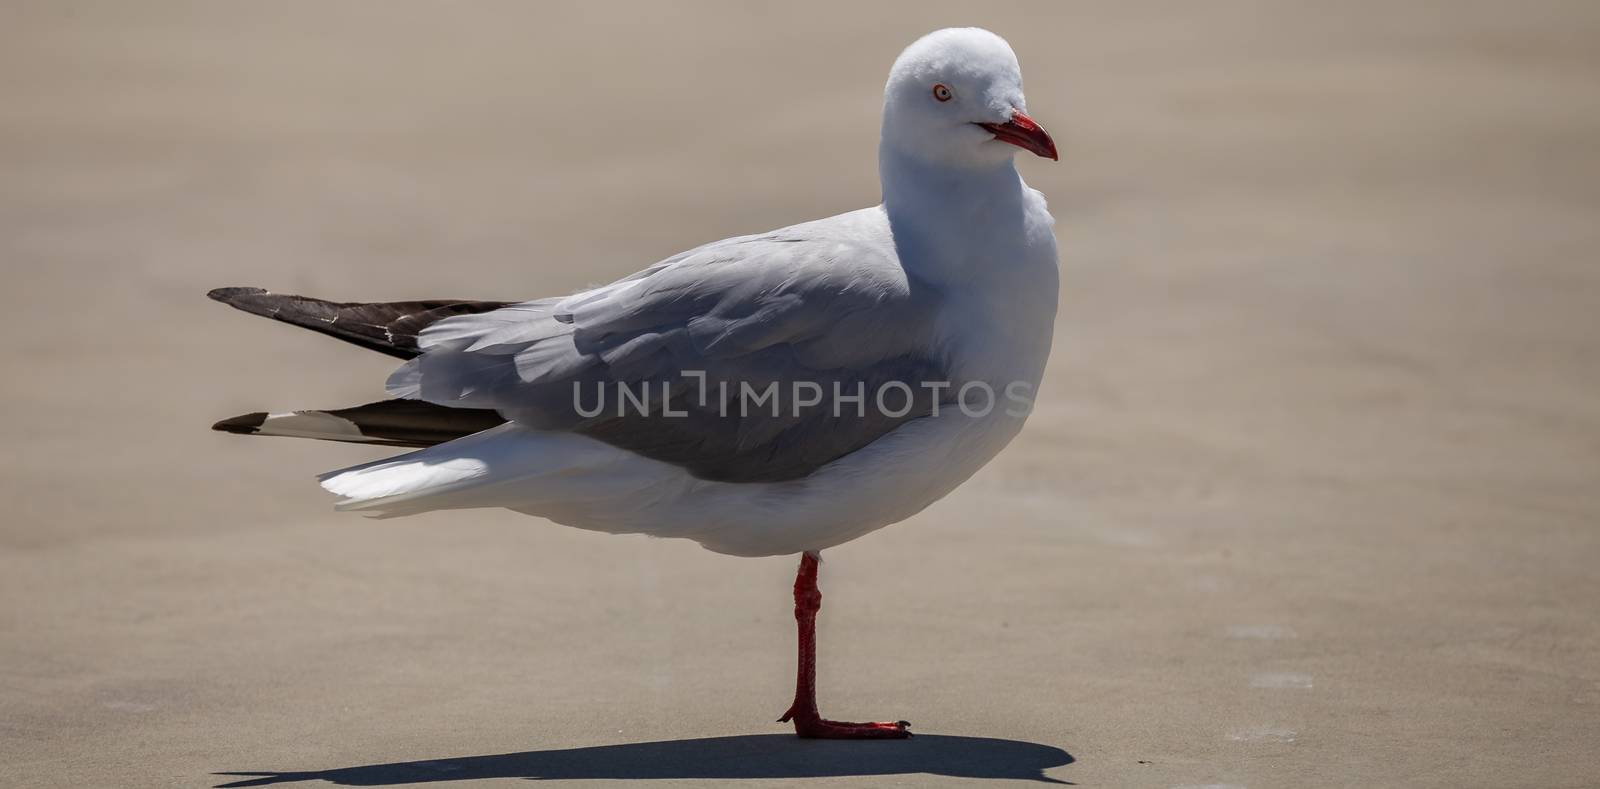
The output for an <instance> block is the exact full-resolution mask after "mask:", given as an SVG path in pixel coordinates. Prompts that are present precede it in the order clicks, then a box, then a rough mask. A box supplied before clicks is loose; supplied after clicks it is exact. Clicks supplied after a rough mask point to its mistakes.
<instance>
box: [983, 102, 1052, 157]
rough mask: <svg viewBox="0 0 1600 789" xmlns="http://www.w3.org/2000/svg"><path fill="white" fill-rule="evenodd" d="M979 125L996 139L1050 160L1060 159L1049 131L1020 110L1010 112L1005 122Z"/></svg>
mask: <svg viewBox="0 0 1600 789" xmlns="http://www.w3.org/2000/svg"><path fill="white" fill-rule="evenodd" d="M978 125H979V126H982V127H983V128H985V129H987V130H989V133H990V134H993V135H994V138H995V139H996V140H999V141H1001V142H1008V143H1011V144H1012V145H1015V146H1017V147H1018V148H1021V149H1022V150H1024V151H1030V152H1032V153H1033V154H1034V155H1036V156H1043V157H1045V158H1047V159H1050V160H1052V161H1057V162H1059V161H1061V157H1059V156H1056V141H1055V140H1052V139H1050V133H1049V132H1047V131H1045V130H1044V127H1043V126H1040V125H1039V124H1037V123H1034V122H1033V119H1032V118H1030V117H1028V116H1026V115H1023V114H1022V112H1021V111H1020V110H1016V111H1013V112H1012V113H1011V120H1010V121H1008V122H1006V123H980V124H978Z"/></svg>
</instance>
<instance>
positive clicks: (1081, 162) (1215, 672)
mask: <svg viewBox="0 0 1600 789" xmlns="http://www.w3.org/2000/svg"><path fill="white" fill-rule="evenodd" d="M846 8H848V6H843V5H840V6H834V7H832V8H829V7H822V6H817V5H816V4H812V3H806V4H799V3H794V4H786V5H782V6H776V5H775V6H762V7H755V6H742V5H731V4H730V5H703V4H693V5H671V6H669V5H666V4H661V5H648V6H637V7H631V8H613V7H606V8H604V9H601V8H599V7H596V8H594V9H593V10H584V8H583V7H582V6H571V7H565V8H556V7H551V6H544V5H536V4H532V3H528V4H523V3H444V2H437V3H418V4H412V3H404V4H399V3H377V2H373V3H335V4H331V5H330V4H325V3H320V2H296V3H289V4H285V3H279V2H258V3H195V4H192V5H178V4H168V3H147V2H141V3H113V2H107V3H105V4H102V5H85V4H80V3H54V2H38V3H27V4H21V5H18V4H16V3H5V4H4V6H3V7H0V17H3V20H4V21H3V22H0V266H3V272H4V278H3V283H0V284H3V287H0V316H3V320H4V326H5V341H4V343H3V344H0V363H3V367H4V375H3V377H0V398H3V403H4V405H3V407H0V446H3V447H4V452H3V454H0V462H3V464H4V465H3V469H4V471H3V476H0V523H3V526H0V785H5V786H8V787H9V786H16V787H52V786H61V787H102V786H104V787H113V786H116V787H120V786H138V787H143V786H150V787H204V786H212V785H217V784H224V783H229V782H235V781H245V782H250V781H255V782H256V783H255V784H253V785H269V784H270V785H286V786H301V785H304V786H324V785H328V784H325V783H319V782H318V781H329V782H332V783H334V784H340V785H354V786H374V785H391V784H412V783H424V782H435V781H446V782H449V781H460V782H462V783H460V784H456V783H449V784H447V785H450V786H456V785H480V784H481V785H495V786H510V785H518V784H516V783H515V781H516V780H518V779H559V780H562V781H567V782H571V783H580V782H583V783H588V782H594V783H604V782H607V781H614V780H624V781H627V785H629V786H639V785H641V782H646V783H645V784H644V785H656V784H660V785H669V784H670V785H674V786H705V785H711V784H714V783H718V782H726V783H731V784H737V785H740V786H764V785H813V784H814V785H826V786H871V785H898V786H916V787H921V786H939V785H947V784H950V785H956V784H959V785H974V784H976V783H978V782H980V781H988V780H997V779H1016V780H1027V779H1034V780H1039V779H1044V778H1048V779H1050V780H1055V781H1071V782H1075V783H1078V784H1081V785H1085V786H1133V787H1178V786H1206V785H1220V786H1227V787H1249V788H1250V789H1258V788H1260V787H1322V786H1363V787H1367V786H1408V787H1411V786H1415V787H1464V786H1467V787H1470V786H1484V787H1580V786H1596V785H1600V755H1597V744H1600V614H1597V607H1596V601H1597V600H1600V534H1597V530H1600V260H1597V252H1596V250H1597V248H1600V90H1597V85H1600V6H1597V5H1595V4H1594V3H1585V2H1573V3H1568V4H1553V3H1544V2H1534V3H1511V2H1503V3H1502V2H1483V3H1465V2H1459V3H1457V2H1452V3H1440V4H1437V5H1424V4H1421V3H1398V4H1395V3H1382V2H1372V3H1361V4H1351V3H1318V2H1307V3H1299V4H1293V5H1291V4H1288V3H1263V4H1259V5H1257V4H1246V3H1234V2H1230V3H1223V4H1218V3H1206V4H1204V5H1203V7H1202V5H1201V4H1191V3H1177V2H1175V3H1171V4H1163V5H1157V4H1146V3H1135V4H1131V5H1130V4H1124V3H1101V4H1092V5H1091V4H1053V3H1052V4H1038V5H1019V6H1011V5H1004V4H988V3H986V4H973V3H961V4H948V5H944V6H939V7H933V6H927V5H909V4H908V5H903V6H871V7H868V8H866V9H864V10H861V9H858V10H857V11H855V12H854V13H848V14H847V13H844V11H845V9H846ZM954 23H965V24H982V25H985V26H989V27H992V28H993V29H995V30H997V31H999V32H1001V33H1002V34H1003V35H1005V36H1007V37H1008V38H1009V39H1010V40H1011V42H1012V43H1013V44H1014V46H1015V48H1016V49H1017V51H1018V52H1019V53H1020V55H1021V58H1022V62H1023V66H1024V71H1025V73H1026V78H1027V85H1028V88H1029V92H1028V95H1029V103H1030V109H1031V110H1032V111H1033V114H1034V116H1035V117H1037V118H1039V119H1040V120H1041V121H1042V122H1044V123H1045V124H1046V125H1047V126H1048V128H1049V129H1051V130H1052V132H1054V134H1055V136H1056V138H1057V140H1058V141H1059V142H1060V143H1061V147H1062V151H1063V156H1062V162H1061V163H1060V164H1059V165H1055V164H1051V163H1049V162H1044V161H1039V160H1033V159H1029V160H1027V161H1024V162H1022V164H1021V165H1020V166H1021V167H1022V169H1023V171H1024V174H1025V176H1026V177H1027V178H1028V179H1029V181H1030V182H1031V183H1032V184H1033V185H1034V186H1036V187H1038V188H1040V189H1041V190H1043V191H1044V192H1045V193H1046V194H1047V195H1048V196H1049V198H1050V199H1051V201H1052V208H1053V210H1054V212H1055V214H1056V216H1057V217H1058V218H1059V222H1060V223H1059V227H1058V230H1059V235H1060V239H1061V242H1062V249H1063V253H1064V254H1063V258H1064V259H1063V263H1064V267H1065V283H1066V288H1065V290H1064V292H1063V294H1062V318H1061V320H1060V322H1059V324H1058V334H1059V336H1058V338H1057V350H1056V353H1055V355H1054V357H1053V359H1052V363H1051V367H1050V370H1049V373H1048V380H1047V382H1046V386H1045V390H1044V393H1043V400H1042V402H1041V404H1040V408H1039V410H1038V413H1037V415H1036V417H1035V418H1034V420H1033V421H1032V422H1031V423H1030V425H1029V429H1028V430H1027V432H1026V434H1025V435H1024V436H1023V437H1022V438H1021V439H1019V441H1018V442H1017V443H1016V444H1015V445H1014V446H1013V447H1012V448H1011V449H1010V450H1009V451H1008V452H1007V453H1006V454H1004V455H1003V456H1002V457H1001V458H1000V459H999V460H997V461H996V462H995V463H994V464H992V465H991V466H990V467H989V468H988V469H986V470H985V471H984V472H983V473H982V474H981V475H980V476H979V477H978V478H976V479H974V480H973V481H972V482H971V483H970V484H968V485H967V486H966V487H965V488H963V489H962V490H960V491H959V492H958V493H956V494H955V495H953V496H951V497H950V498H949V499H947V500H946V501H945V502H943V503H941V504H939V505H938V506H936V507H934V508H933V509H931V510H929V511H928V512H926V513H924V514H922V515H920V516H918V517H917V518H915V519H913V520H912V521H909V522H907V523H904V524H900V525H898V526H895V527H893V528H890V529H887V530H884V531H881V532H878V533H876V534H873V535H871V536H869V537H867V538H864V539H861V540H859V541H857V542H855V543H852V544H850V545H847V546H843V547H841V548H838V549H835V550H833V551H830V552H829V553H828V555H827V556H826V559H827V563H826V565H825V567H824V577H823V585H824V590H825V592H826V594H827V604H826V606H825V608H824V609H823V613H822V623H821V634H820V637H821V645H822V654H821V687H822V706H823V711H824V712H825V713H831V714H832V715H835V716H838V717H845V718H850V717H887V718H891V719H892V718H898V717H904V718H907V719H909V720H911V721H913V723H914V726H915V730H916V731H917V732H919V733H921V736H919V737H918V738H917V739H915V740H913V741H910V742H906V743H814V742H811V743H808V742H800V741H796V740H794V739H793V738H792V737H790V736H789V735H787V734H786V732H787V729H786V727H783V726H779V725H777V724H775V723H773V719H775V718H776V717H777V716H778V714H779V713H780V712H782V711H783V709H784V708H785V707H786V706H787V705H788V702H789V695H790V693H791V688H792V681H793V680H792V671H793V656H792V649H793V644H792V638H793V633H792V627H793V621H792V619H791V618H790V614H789V607H788V606H789V589H788V586H789V583H790V579H791V573H792V561H791V560H790V559H786V558H782V559H768V560H747V559H732V558H726V557H721V556H716V555H713V554H710V553H708V552H705V551H703V550H701V549H700V548H698V547H697V546H695V545H693V544H691V543H684V542H666V541H653V540H650V539H647V538H643V537H609V536H605V535H599V534H590V533H583V532H578V531H573V530H568V529H563V528H558V527H555V526H552V525H550V524H548V523H545V522H542V521H538V520H535V519H531V518H524V517H520V516H514V515H511V514H506V513H497V512H472V513H464V514H444V515H431V516H425V517H418V518H414V519H405V520H399V521H391V522H383V523H377V522H370V521H366V520H364V519H362V518H359V517H356V516H346V515H337V514H334V513H333V512H331V510H330V508H329V501H328V498H327V497H326V496H325V495H324V494H323V493H322V492H321V491H320V490H318V489H317V488H316V486H315V485H314V484H313V483H312V480H311V475H312V474H314V473H315V472H318V471H322V470H325V469H329V468H333V467H337V466H341V465H346V464H350V463H354V462H358V461H361V460H363V459H366V458H370V457H375V456H377V455H378V454H379V452H377V451H373V450H370V449H363V448H359V447H350V446H339V445H329V444H320V443H315V442H297V441H290V440H265V439H263V440H251V439H244V438H239V437H234V436H227V435H222V434H216V433H211V432H208V431H207V430H206V427H207V426H208V425H209V423H210V422H211V421H212V420H213V419H216V418H219V417H223V416H228V415H232V414H235V413H241V412H245V411H252V410H256V409H259V408H270V409H286V408H293V407H317V406H342V405H350V404H354V403H359V402H365V401H367V400H370V399H375V398H376V397H377V396H379V394H380V391H381V389H380V385H381V381H382V379H383V376H384V375H385V374H386V373H387V371H388V369H389V367H390V360H388V359H386V358H384V357H380V356H377V355H372V354H366V353H363V352H361V351H359V350H356V349H353V348H350V347H347V346H344V345H341V344H339V343H334V342H330V341H328V340H326V339H325V338H320V337H317V336H315V335H312V334H309V333H306V332H301V331H296V330H293V329H291V328H288V327H285V326H281V325H276V324H272V323H269V322H266V321H263V320H260V319H257V318H252V317H249V316H246V315H243V314H240V313H236V312H232V311H230V310H227V309H226V308H224V307H221V306H219V305H217V304H213V303H211V302H208V301H206V300H205V298H204V296H203V294H204V292H205V291H206V290H207V289H209V288H211V287H215V286H221V285H261V286H268V287H272V288H274V289H282V290H291V291H300V292H307V293H311V294H315V295H322V296H327V297H332V298H340V299H391V298H392V299H398V298H412V297H440V296H452V297H482V298H520V297H532V296H538V295H546V294H552V293H560V292H564V291H569V290H571V289H574V288H577V287H579V286H581V285H584V284H586V283H593V282H600V281H605V280H609V279H611V278H614V277H617V276H620V275H623V274H627V273H629V272H632V271H634V270H636V269H638V268H641V267H642V266H644V265H646V264H648V263H650V262H652V261H654V260H656V259H658V258H660V257H662V256H665V255H667V254H669V253H672V252H674V251H677V250H679V249H682V248H685V247H687V246H690V245H693V244H697V243H700V242H703V241H707V240H711V239H716V238H721V237H724V236H727V235H731V234H735V233H743V232H753V231H759V230H764V229H768V228H771V227H775V226H778V225H782V224H786V223H789V222H792V221H796V220H802V219H808V218H813V217H818V216H823V215H827V214H830V213H835V212H838V211H843V210H848V209H852V208H856V207H858V206H862V205H867V204H870V203H872V202H875V201H876V198H877V182H876V173H875V169H874V158H875V153H876V151H875V144H876V134H877V123H878V117H877V113H878V105H879V101H880V98H879V91H880V89H881V86H882V83H883V79H884V75H885V73H886V70H887V68H888V65H889V63H890V61H891V60H892V59H893V57H894V55H895V54H896V53H897V52H898V51H899V49H900V48H901V47H902V46H904V45H905V44H906V43H908V42H909V41H910V40H912V39H913V38H915V37H916V36H917V35H919V34H920V33H922V32H925V31H927V30H929V29H933V28H936V27H940V26H944V25H948V24H954ZM246 349H247V350H246ZM222 773H233V774H236V775H219V774H222ZM237 774H243V775H237ZM293 781H304V782H307V783H290V782H293ZM236 785H252V784H236ZM1017 785H1020V784H1017Z"/></svg>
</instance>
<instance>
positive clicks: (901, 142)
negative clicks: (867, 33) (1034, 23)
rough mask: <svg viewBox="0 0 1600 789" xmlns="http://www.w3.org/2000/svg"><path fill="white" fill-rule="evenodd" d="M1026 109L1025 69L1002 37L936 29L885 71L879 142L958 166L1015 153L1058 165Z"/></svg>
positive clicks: (960, 29) (987, 162) (975, 30)
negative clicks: (886, 77)
mask: <svg viewBox="0 0 1600 789" xmlns="http://www.w3.org/2000/svg"><path fill="white" fill-rule="evenodd" d="M1026 110H1027V102H1026V101H1025V100H1024V99H1023V97H1022V67H1021V66H1019V65H1017V55H1016V53H1014V52H1012V51H1011V45H1010V44H1007V43H1006V40H1005V39H1003V38H1001V37H999V36H997V35H995V34H993V33H991V32H989V31H987V30H983V29H981V28H976V27H951V28H945V29H944V30H936V31H934V32H932V33H929V34H928V35H925V36H923V37H922V38H920V39H917V41H916V43H913V44H912V45H911V46H909V47H906V51H904V52H902V53H900V57H899V58H897V59H895V62H894V68H892V69H890V70H889V84H888V86H887V87H886V88H885V89H884V96H883V141H882V143H881V144H882V146H883V148H884V150H885V152H886V153H887V152H894V153H898V154H902V155H906V156H911V157H914V158H917V159H921V160H925V161H928V162H933V163H940V164H946V165H955V166H968V167H971V166H984V165H994V164H999V163H1001V162H1004V161H1006V160H1008V159H1010V158H1011V155H1012V154H1014V153H1016V151H1017V149H1018V148H1021V149H1023V150H1026V151H1030V152H1032V153H1034V154H1037V155H1039V156H1044V157H1048V158H1050V159H1056V158H1057V156H1056V144H1055V141H1053V140H1051V139H1050V135H1049V134H1047V133H1045V130H1044V129H1043V128H1041V127H1040V126H1039V124H1037V123H1035V122H1034V120H1033V119H1032V118H1029V117H1028V114H1027V112H1026Z"/></svg>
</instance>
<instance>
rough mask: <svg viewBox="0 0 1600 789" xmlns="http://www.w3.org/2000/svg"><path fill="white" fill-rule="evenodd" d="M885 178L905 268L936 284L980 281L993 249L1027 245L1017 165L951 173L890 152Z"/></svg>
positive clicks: (883, 154)
mask: <svg viewBox="0 0 1600 789" xmlns="http://www.w3.org/2000/svg"><path fill="white" fill-rule="evenodd" d="M878 174H879V177H880V178H881V179H882V182H883V208H884V211H885V213H887V215H888V217H889V224H890V227H891V228H892V229H893V232H894V238H895V246H896V248H897V251H898V252H899V254H900V259H901V264H902V265H904V266H905V267H906V268H907V269H908V270H910V271H912V272H913V273H915V274H917V275H918V276H920V277H922V278H924V279H927V280H929V281H932V282H936V283H949V284H954V283H957V282H961V281H963V280H968V279H971V278H973V277H975V276H980V275H981V274H982V272H981V271H977V270H974V266H973V265H972V262H973V261H974V259H983V258H984V257H987V256H986V255H983V254H982V253H983V252H985V251H986V250H985V246H986V245H988V246H995V245H997V242H998V241H999V240H1001V239H1007V238H1019V237H1020V236H1021V231H1022V226H1023V222H1024V212H1025V210H1026V206H1025V203H1024V194H1025V192H1026V191H1027V188H1026V187H1025V186H1024V185H1023V183H1022V178H1021V177H1020V176H1018V175H1017V169H1016V167H1015V165H1014V164H1013V163H1012V161H1011V159H1009V158H1007V159H1004V160H1002V161H1000V162H996V163H994V164H992V165H985V166H981V167H965V166H950V165H944V164H938V163H932V162H928V161H926V160H924V159H920V158H917V157H915V156H910V155H907V154H904V153H900V152H898V151H895V150H893V149H891V148H889V147H888V146H882V147H880V149H879V152H878Z"/></svg>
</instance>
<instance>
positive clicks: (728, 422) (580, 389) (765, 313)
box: [390, 215, 950, 482]
mask: <svg viewBox="0 0 1600 789" xmlns="http://www.w3.org/2000/svg"><path fill="white" fill-rule="evenodd" d="M847 216H848V215H847ZM810 228H811V226H806V225H802V226H798V227H797V228H791V229H789V230H787V231H779V232H777V233H773V234H769V235H764V236H751V237H744V238H738V239H730V240H728V241H724V242H718V243H716V244H711V245H708V246H705V247H701V248H699V249H696V250H691V251H690V252H688V253H685V254H683V255H680V256H677V257H675V258H670V259H668V260H666V261H663V262H662V263H660V264H657V265H656V266H653V267H651V268H649V269H646V270H645V271H642V272H640V273H638V274H636V275H634V276H632V277H629V278H627V279H624V280H621V281H619V282H616V283H613V284H611V285H607V286H604V287H601V288H596V289H594V290H591V291H586V292H584V293H580V294H577V295H575V296H572V297H569V298H566V299H559V300H558V299H550V300H544V301H534V302H527V303H524V304H518V305H515V306H512V307H507V308H505V309H501V310H497V311H494V312H489V313H485V314H482V315H471V316H461V317H458V318H451V319H447V320H444V321H441V322H439V323H438V324H436V325H434V326H433V327H430V328H429V329H428V330H427V331H426V332H425V333H424V334H423V336H422V338H421V340H420V343H419V344H420V346H421V347H422V349H423V351H424V353H423V355H422V356H421V357H419V358H418V359H416V360H413V361H412V362H410V363H409V364H407V365H406V366H405V367H402V368H401V369H400V370H399V371H398V372H397V373H396V374H395V376H394V377H393V378H391V380H390V387H391V392H393V393H395V394H399V395H402V396H409V397H419V398H421V399H423V400H427V401H430V402H433V403H438V404H441V405H451V406H458V407H472V408H492V409H495V410H497V411H499V412H500V413H501V414H503V415H504V416H506V417H507V418H509V419H512V420H514V421H516V422H520V423H524V424H528V425H530V426H535V427H539V428H543V429H552V430H569V431H574V432H579V433H583V434H585V435H589V436H592V437H594V438H597V439H600V440H602V441H605V442H607V443H610V444H613V445H615V446H619V447H622V448H625V449H628V450H631V451H634V452H637V453H639V454H641V455H645V456H648V457H651V458H655V459H658V460H662V461H665V462H668V463H674V464H677V465H680V466H683V467H685V468H687V469H688V470H689V471H691V472H692V473H694V474H695V475H696V476H699V477H701V478H705V479H714V480H722V481H737V482H752V481H776V480H785V479H795V478H798V477H803V476H806V475H807V474H810V473H811V472H812V471H815V470H816V469H817V468H819V467H821V466H822V465H824V464H826V463H828V462H830V461H832V460H835V459H837V458H839V457H841V456H843V455H846V454H849V453H850V452H853V451H855V450H857V449H860V448H861V447H863V446H866V445H867V444H869V443H871V442H872V441H874V440H876V439H877V438H879V437H881V436H883V435H884V434H886V433H888V432H889V431H891V430H893V429H895V428H896V427H898V426H899V425H900V424H902V423H904V422H906V421H908V420H910V419H915V418H918V417H920V416H924V415H926V414H927V413H929V411H930V410H932V408H933V404H934V401H935V400H936V399H949V396H950V393H949V391H948V390H943V391H941V390H938V389H933V388H928V387H924V386H923V385H922V384H923V382H937V381H943V380H945V376H944V374H943V373H942V369H941V368H942V362H943V360H942V359H941V358H940V354H939V353H937V350H936V349H935V348H933V346H932V340H931V337H932V329H933V321H934V318H935V317H936V312H937V307H938V303H939V301H940V297H939V294H938V293H937V292H933V291H930V290H928V289H927V287H926V286H925V285H922V284H919V283H917V282H915V281H914V280H910V279H909V278H907V276H906V275H905V272H904V271H903V270H902V269H901V267H900V265H899V262H898V259H897V258H896V257H895V255H894V252H893V247H892V245H891V244H888V243H886V242H885V241H884V240H883V239H881V238H874V237H872V236H870V235H867V236H865V237H863V236H862V235H860V234H851V233H839V232H837V231H838V228H832V230H834V231H835V232H832V233H829V232H817V231H816V230H811V229H810ZM821 229H822V230H828V229H829V228H821ZM846 229H849V228H846ZM895 383H898V384H903V388H902V387H898V386H894V385H893V384H895ZM797 384H798V385H799V386H800V387H801V388H800V389H797V388H796V385H797ZM773 386H776V403H774V402H773V401H768V400H765V399H763V397H762V395H764V394H765V393H766V392H767V391H768V390H769V388H770V387H773ZM624 390H626V393H627V396H624ZM880 390H883V392H884V400H885V403H884V406H885V407H883V408H880V407H879V406H878V403H877V402H876V399H877V394H878V393H879V391H880ZM858 393H860V394H864V399H863V400H860V401H857V400H851V399H848V398H850V397H853V396H855V395H856V394H858ZM836 394H838V395H842V396H844V397H845V398H846V399H842V400H838V401H836V400H835V399H834V398H835V395H836ZM908 394H909V395H910V396H909V397H908V396H907V395H908ZM818 395H820V397H821V402H819V403H815V404H811V405H808V406H802V403H804V402H807V401H809V400H810V399H812V398H814V397H816V396H818ZM641 400H642V401H643V405H642V407H641V404H640V401H641ZM602 404H603V406H604V408H603V409H602V410H601V411H600V412H599V413H595V412H594V409H595V408H596V407H597V406H601V405H602ZM774 405H776V406H777V407H776V408H774ZM902 408H906V410H905V411H904V413H901V411H902ZM641 411H642V413H641ZM586 414H588V415H586Z"/></svg>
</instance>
